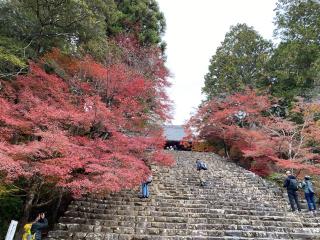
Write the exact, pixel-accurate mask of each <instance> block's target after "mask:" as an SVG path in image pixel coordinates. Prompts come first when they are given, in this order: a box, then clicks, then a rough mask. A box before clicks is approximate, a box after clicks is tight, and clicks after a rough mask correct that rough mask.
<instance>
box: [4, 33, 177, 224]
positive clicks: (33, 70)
mask: <svg viewBox="0 0 320 240" xmlns="http://www.w3.org/2000/svg"><path fill="white" fill-rule="evenodd" d="M128 41H129V38H128ZM132 41H133V40H132ZM129 42H130V41H129ZM133 42H134V41H133ZM119 45H120V46H121V48H122V50H123V51H124V50H126V51H127V52H126V54H124V56H122V57H121V58H119V59H120V60H121V61H120V60H119V59H118V60H115V61H114V63H112V64H111V62H110V61H108V64H107V63H106V64H102V63H98V62H96V61H94V60H93V59H92V58H91V57H89V56H87V57H85V58H83V59H78V58H75V57H72V56H68V55H65V54H62V53H61V52H60V51H59V50H58V49H54V50H53V51H52V52H51V53H48V54H46V55H45V56H44V57H43V59H42V60H41V61H39V62H38V63H34V62H31V63H30V72H29V73H28V74H27V75H21V76H18V77H17V79H16V80H12V81H4V80H0V86H1V90H0V105H1V108H0V157H1V161H0V172H2V173H3V174H4V176H5V179H6V181H11V182H13V181H15V180H17V179H19V178H21V177H22V178H24V179H25V180H26V181H27V182H28V191H27V197H26V204H25V209H24V217H23V219H22V220H21V222H26V221H27V218H28V216H29V213H30V210H31V208H32V205H34V204H35V201H36V195H37V192H38V190H39V188H40V187H41V185H42V184H44V183H45V184H50V185H51V186H55V187H56V188H63V189H65V190H68V191H70V192H72V193H73V194H74V195H75V196H80V195H81V194H84V193H105V192H110V191H119V190H121V189H126V188H132V187H134V186H136V185H138V184H140V183H141V181H142V180H143V179H144V178H145V177H146V176H147V175H148V174H149V172H150V169H149V167H148V165H149V164H151V163H159V164H165V165H170V164H171V163H172V162H173V159H172V158H171V157H170V156H168V155H165V154H163V153H162V151H161V149H162V148H163V145H164V138H163V135H162V127H161V125H160V124H161V123H162V122H163V121H165V120H167V119H168V112H169V108H170V103H169V100H168V98H167V96H166V94H165V87H166V86H168V83H167V80H166V77H167V74H168V72H167V71H166V69H165V67H164V63H163V60H162V59H161V58H159V55H157V54H158V53H157V52H156V51H155V50H150V51H149V55H147V56H146V55H144V59H145V61H150V64H149V66H146V65H143V66H144V67H148V69H140V66H138V65H134V66H133V65H132V64H129V62H130V61H131V60H132V59H134V58H137V57H136V55H137V54H138V53H139V54H140V50H139V49H137V48H138V45H134V46H132V47H131V48H129V47H127V46H125V45H123V44H122V45H121V44H120V43H119ZM141 51H142V50H141ZM143 51H147V49H144V50H143ZM128 55H130V56H131V58H128ZM137 59H138V58H137ZM153 59H157V62H154V61H153ZM136 62H137V63H138V62H139V61H138V60H137V61H136ZM151 63H152V64H151ZM153 64H154V65H153ZM45 69H46V70H45ZM139 70H140V71H139ZM52 71H53V72H52Z"/></svg>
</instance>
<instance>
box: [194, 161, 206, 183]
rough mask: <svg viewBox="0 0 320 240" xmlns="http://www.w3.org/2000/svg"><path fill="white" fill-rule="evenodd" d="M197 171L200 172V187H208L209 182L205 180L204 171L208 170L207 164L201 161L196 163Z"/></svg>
mask: <svg viewBox="0 0 320 240" xmlns="http://www.w3.org/2000/svg"><path fill="white" fill-rule="evenodd" d="M196 169H197V171H198V175H199V180H200V186H202V187H204V186H206V185H207V182H206V180H205V178H204V171H205V170H208V167H207V164H206V163H204V162H203V161H200V159H197V161H196Z"/></svg>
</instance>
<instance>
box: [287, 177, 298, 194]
mask: <svg viewBox="0 0 320 240" xmlns="http://www.w3.org/2000/svg"><path fill="white" fill-rule="evenodd" d="M288 189H290V190H293V191H298V189H299V185H298V181H297V179H292V178H291V179H289V186H288Z"/></svg>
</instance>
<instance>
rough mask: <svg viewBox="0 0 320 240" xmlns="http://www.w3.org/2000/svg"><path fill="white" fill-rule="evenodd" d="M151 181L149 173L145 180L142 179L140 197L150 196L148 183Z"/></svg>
mask: <svg viewBox="0 0 320 240" xmlns="http://www.w3.org/2000/svg"><path fill="white" fill-rule="evenodd" d="M151 182H152V175H150V176H149V177H148V178H147V180H146V181H144V182H143V183H142V185H141V193H142V194H141V197H140V198H148V197H149V196H150V193H149V184H150V183H151Z"/></svg>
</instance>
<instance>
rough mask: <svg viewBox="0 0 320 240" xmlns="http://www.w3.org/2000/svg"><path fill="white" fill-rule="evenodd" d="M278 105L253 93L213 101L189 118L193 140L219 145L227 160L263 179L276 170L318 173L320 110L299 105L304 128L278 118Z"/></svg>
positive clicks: (297, 110)
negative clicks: (316, 145) (315, 147)
mask: <svg viewBox="0 0 320 240" xmlns="http://www.w3.org/2000/svg"><path fill="white" fill-rule="evenodd" d="M273 106H274V104H273V102H272V101H271V97H270V96H267V95H264V96H261V95H257V94H256V92H254V91H252V90H248V91H246V92H245V93H238V94H234V95H230V96H228V97H226V98H225V99H219V98H214V99H212V100H211V101H208V102H206V103H205V104H203V106H201V107H200V108H199V110H198V112H197V114H196V115H195V116H193V117H192V118H191V119H190V121H189V123H188V124H187V128H188V129H189V131H188V132H189V136H188V138H189V139H188V140H192V141H193V142H199V141H200V142H201V141H206V142H213V143H216V144H217V143H218V145H219V144H220V145H222V146H223V149H224V155H225V156H226V157H228V158H234V159H236V160H240V161H241V162H242V163H244V165H245V166H247V167H248V168H249V169H250V170H252V171H254V172H256V173H258V174H260V175H263V176H266V175H269V174H270V173H271V172H272V171H274V170H275V166H278V167H281V168H286V169H288V168H290V169H299V170H301V169H303V170H306V171H309V172H311V173H319V170H320V167H319V166H317V163H318V159H319V154H316V153H314V151H313V150H312V148H311V147H310V142H311V141H313V142H314V141H318V140H317V138H315V137H314V136H315V135H320V129H319V125H317V120H316V119H315V115H316V114H317V113H319V112H320V105H319V104H304V103H301V102H300V103H297V104H296V107H295V108H294V111H296V112H298V113H299V114H300V115H301V124H299V123H296V122H294V121H290V120H288V119H284V118H282V117H278V116H277V115H276V114H274V113H273V110H272V108H273ZM318 143H319V141H318Z"/></svg>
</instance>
